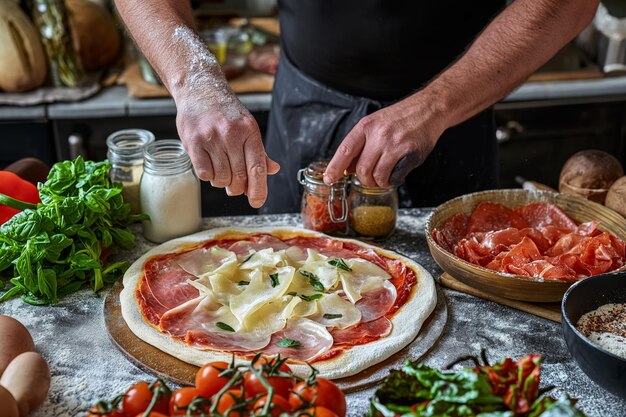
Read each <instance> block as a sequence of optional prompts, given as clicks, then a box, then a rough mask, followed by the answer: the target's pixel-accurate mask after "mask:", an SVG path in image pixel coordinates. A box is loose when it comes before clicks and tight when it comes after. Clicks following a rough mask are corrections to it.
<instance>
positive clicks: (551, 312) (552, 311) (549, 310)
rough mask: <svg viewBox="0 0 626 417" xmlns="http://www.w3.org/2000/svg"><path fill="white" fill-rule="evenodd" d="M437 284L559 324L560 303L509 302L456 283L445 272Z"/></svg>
mask: <svg viewBox="0 0 626 417" xmlns="http://www.w3.org/2000/svg"><path fill="white" fill-rule="evenodd" d="M439 283H440V284H441V285H443V286H444V287H448V288H451V289H453V290H457V291H460V292H463V293H465V294H470V295H473V296H475V297H480V298H482V299H485V300H489V301H493V302H496V303H498V304H502V305H505V306H507V307H512V308H515V309H517V310H521V311H525V312H527V313H530V314H534V315H535V316H539V317H543V318H544V319H548V320H552V321H556V322H557V323H560V322H561V304H560V303H530V302H526V301H517V300H510V299H508V298H503V297H498V296H496V295H491V294H489V293H486V292H483V291H481V290H479V289H476V288H473V287H470V286H469V285H466V284H464V283H462V282H461V281H458V280H457V279H455V278H454V277H453V276H452V275H449V274H447V273H445V272H444V273H443V274H441V277H439Z"/></svg>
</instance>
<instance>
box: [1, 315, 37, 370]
mask: <svg viewBox="0 0 626 417" xmlns="http://www.w3.org/2000/svg"><path fill="white" fill-rule="evenodd" d="M34 351H35V344H34V343H33V338H32V337H31V336H30V333H29V332H28V329H26V327H24V325H23V324H22V323H20V322H19V321H17V320H15V319H14V318H12V317H9V316H1V315H0V375H2V374H3V373H4V370H5V369H6V367H7V366H8V365H9V363H10V362H11V361H12V360H13V359H14V358H15V357H16V356H18V355H20V354H22V353H24V352H34Z"/></svg>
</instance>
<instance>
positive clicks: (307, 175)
mask: <svg viewBox="0 0 626 417" xmlns="http://www.w3.org/2000/svg"><path fill="white" fill-rule="evenodd" d="M328 162H329V161H313V162H311V163H310V164H309V165H308V166H307V167H306V168H303V169H301V170H300V171H298V182H299V183H300V184H302V185H308V184H312V185H326V183H324V172H326V168H328ZM348 179H349V176H347V175H345V176H344V177H343V178H341V179H340V180H339V181H337V182H336V183H335V184H338V185H344V184H345V183H346V182H347V181H348ZM335 184H333V185H335Z"/></svg>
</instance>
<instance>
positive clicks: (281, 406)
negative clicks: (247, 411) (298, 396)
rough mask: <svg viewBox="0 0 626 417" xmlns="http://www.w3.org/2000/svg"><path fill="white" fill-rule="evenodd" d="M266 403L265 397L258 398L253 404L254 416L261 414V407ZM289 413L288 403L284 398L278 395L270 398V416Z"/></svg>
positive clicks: (274, 416) (275, 416) (276, 416)
mask: <svg viewBox="0 0 626 417" xmlns="http://www.w3.org/2000/svg"><path fill="white" fill-rule="evenodd" d="M266 403H267V395H265V396H263V397H261V398H259V399H258V400H257V401H256V402H255V403H254V407H253V410H254V414H261V413H262V411H263V407H265V404H266ZM289 411H291V406H290V405H289V401H287V400H286V399H285V398H284V397H281V396H280V395H275V394H274V396H273V397H272V404H271V405H270V414H271V415H272V417H278V416H280V415H281V414H282V413H288V412H289Z"/></svg>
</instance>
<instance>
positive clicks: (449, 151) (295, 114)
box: [260, 54, 498, 213]
mask: <svg viewBox="0 0 626 417" xmlns="http://www.w3.org/2000/svg"><path fill="white" fill-rule="evenodd" d="M389 104H392V103H385V102H380V101H376V100H371V99H368V98H364V97H356V96H352V95H349V94H345V93H342V92H340V91H336V90H333V89H330V88H328V87H326V86H324V85H322V84H321V83H319V82H318V81H316V80H314V79H312V78H311V77H309V76H307V75H306V74H304V73H302V71H300V70H299V69H298V68H296V67H295V66H294V65H293V64H292V63H291V62H289V60H288V59H287V58H286V57H285V55H284V54H283V55H282V56H281V61H280V64H279V66H278V71H277V74H276V80H275V83H274V90H273V93H272V105H271V110H270V116H269V123H268V129H267V134H266V139H265V146H266V150H267V153H268V155H269V156H270V158H272V159H274V160H275V161H276V162H278V163H279V164H280V166H281V169H280V172H279V173H278V174H276V175H273V176H270V177H268V199H267V202H266V203H265V205H264V206H263V207H262V208H261V210H260V211H261V212H262V213H288V212H297V211H299V210H300V200H301V195H302V189H301V186H300V184H299V183H298V182H297V180H296V175H297V172H298V170H299V169H300V168H303V167H305V166H307V165H308V164H309V163H310V162H312V161H315V160H320V159H330V158H331V157H332V156H333V155H334V153H335V151H336V149H337V147H338V146H339V145H340V144H341V142H342V140H343V139H344V138H345V136H346V135H347V134H348V132H350V130H351V129H352V128H353V127H354V125H356V123H357V122H358V121H359V120H361V118H363V117H364V116H367V115H368V114H371V113H373V112H375V111H377V110H380V109H381V108H383V107H385V106H387V105H389ZM496 152H497V144H496V140H495V133H494V120H493V111H492V110H491V109H489V110H487V111H484V112H482V113H480V114H479V115H477V116H475V117H474V118H472V119H470V120H468V121H467V122H465V123H463V124H461V125H459V126H456V127H453V128H451V129H448V130H447V131H446V132H444V134H443V135H442V136H441V138H440V140H439V141H438V143H437V145H436V146H435V149H434V150H433V152H432V153H431V155H430V156H429V157H428V158H427V160H426V162H425V163H424V164H423V165H421V166H420V167H418V168H416V169H415V170H413V171H412V172H411V173H410V174H409V175H408V176H407V178H406V180H405V183H404V184H403V185H402V186H401V187H400V188H399V194H400V204H401V206H402V207H428V206H435V205H438V204H441V203H442V202H444V201H446V200H448V199H450V198H452V197H455V196H458V195H461V194H465V193H468V192H472V191H479V190H484V189H489V188H494V187H495V186H496V185H497V174H498V170H497V158H496Z"/></svg>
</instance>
